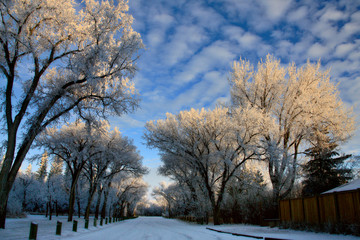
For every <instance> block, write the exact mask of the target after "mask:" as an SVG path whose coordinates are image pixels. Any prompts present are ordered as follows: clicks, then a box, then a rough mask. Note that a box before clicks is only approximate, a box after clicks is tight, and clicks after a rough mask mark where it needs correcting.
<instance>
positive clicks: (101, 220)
mask: <svg viewBox="0 0 360 240" xmlns="http://www.w3.org/2000/svg"><path fill="white" fill-rule="evenodd" d="M103 220H104V219H103V218H100V226H102V225H103Z"/></svg>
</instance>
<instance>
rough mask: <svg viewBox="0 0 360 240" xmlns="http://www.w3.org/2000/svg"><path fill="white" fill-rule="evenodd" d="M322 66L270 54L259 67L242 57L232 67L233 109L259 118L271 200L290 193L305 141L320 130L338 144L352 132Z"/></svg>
mask: <svg viewBox="0 0 360 240" xmlns="http://www.w3.org/2000/svg"><path fill="white" fill-rule="evenodd" d="M320 67H321V66H320V62H318V63H316V64H312V63H310V62H307V63H306V64H305V65H304V66H303V67H301V68H297V67H296V66H295V64H293V63H292V64H290V65H289V66H287V67H282V66H281V65H280V61H279V60H277V59H275V58H274V57H272V56H271V55H268V56H267V57H266V60H265V61H261V62H259V64H258V66H257V70H254V67H253V66H251V64H250V63H249V62H247V61H245V60H242V59H240V61H239V62H235V63H234V65H233V70H232V72H231V77H230V84H231V103H232V107H233V108H235V109H238V108H239V109H244V108H251V109H253V111H255V112H257V115H258V117H259V118H261V119H263V120H262V122H263V123H264V127H263V132H262V136H261V138H260V142H259V155H260V157H259V159H260V160H263V161H265V162H267V164H268V171H269V176H270V179H271V182H272V185H273V197H274V200H275V202H276V201H277V200H278V199H280V198H284V197H286V196H287V195H288V194H289V193H290V191H291V189H292V186H293V184H294V181H295V176H296V169H297V166H298V161H299V159H298V158H299V155H300V154H301V153H302V152H303V151H304V150H305V148H306V144H309V143H311V142H313V141H314V139H316V138H318V137H319V135H321V134H325V135H327V137H329V138H331V140H332V141H333V142H337V143H342V142H344V141H346V140H347V139H348V138H349V137H350V136H351V134H352V132H353V131H354V117H353V114H352V109H348V108H346V107H345V105H344V103H343V102H342V101H341V99H340V98H339V93H338V91H337V88H336V86H335V85H334V84H333V83H332V82H331V81H330V76H329V72H328V71H322V70H321V69H320Z"/></svg>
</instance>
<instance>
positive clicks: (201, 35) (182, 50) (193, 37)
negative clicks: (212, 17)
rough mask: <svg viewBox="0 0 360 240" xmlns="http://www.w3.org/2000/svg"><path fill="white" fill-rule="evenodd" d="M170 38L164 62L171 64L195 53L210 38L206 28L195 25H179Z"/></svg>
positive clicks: (165, 48)
mask: <svg viewBox="0 0 360 240" xmlns="http://www.w3.org/2000/svg"><path fill="white" fill-rule="evenodd" d="M170 38H171V40H170V42H169V43H168V44H167V45H165V46H164V52H165V54H164V55H165V56H164V60H165V61H164V64H166V65H170V66H171V65H175V64H177V63H178V62H179V61H181V60H183V59H186V58H188V57H190V56H191V55H193V54H194V52H196V51H197V50H198V49H199V48H200V47H201V46H202V44H204V42H206V40H207V39H208V37H207V36H206V35H205V32H204V30H203V29H202V28H201V27H199V26H195V25H190V26H179V27H178V28H177V29H176V32H175V34H174V35H173V36H171V37H170Z"/></svg>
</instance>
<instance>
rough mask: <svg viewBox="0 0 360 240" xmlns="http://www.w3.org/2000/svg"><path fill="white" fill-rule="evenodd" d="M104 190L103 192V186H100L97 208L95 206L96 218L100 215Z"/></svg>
mask: <svg viewBox="0 0 360 240" xmlns="http://www.w3.org/2000/svg"><path fill="white" fill-rule="evenodd" d="M102 192H103V188H101V187H100V188H99V191H98V199H97V202H96V208H95V218H98V217H99V209H100V203H101V196H102Z"/></svg>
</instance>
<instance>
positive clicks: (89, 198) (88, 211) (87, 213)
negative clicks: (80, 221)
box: [84, 187, 96, 219]
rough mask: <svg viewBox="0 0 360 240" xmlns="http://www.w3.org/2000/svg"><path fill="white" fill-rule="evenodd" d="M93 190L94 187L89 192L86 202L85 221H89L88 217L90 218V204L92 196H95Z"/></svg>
mask: <svg viewBox="0 0 360 240" xmlns="http://www.w3.org/2000/svg"><path fill="white" fill-rule="evenodd" d="M95 189H96V187H94V189H93V190H91V191H89V197H88V202H87V205H86V210H85V217H84V218H85V219H89V216H90V207H91V203H92V201H93V199H94V196H95Z"/></svg>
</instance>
